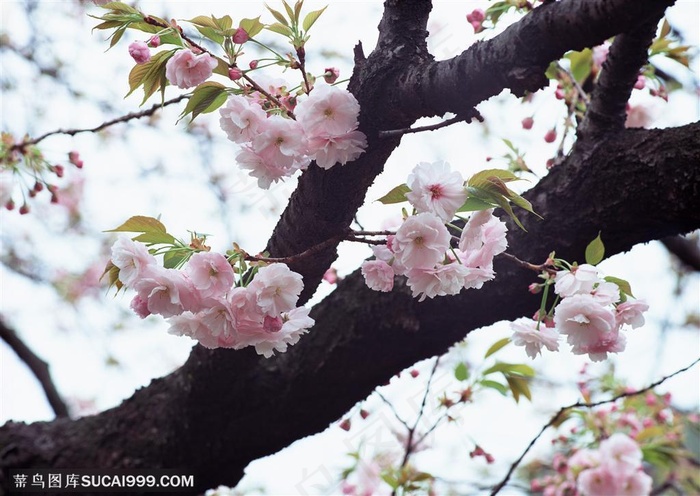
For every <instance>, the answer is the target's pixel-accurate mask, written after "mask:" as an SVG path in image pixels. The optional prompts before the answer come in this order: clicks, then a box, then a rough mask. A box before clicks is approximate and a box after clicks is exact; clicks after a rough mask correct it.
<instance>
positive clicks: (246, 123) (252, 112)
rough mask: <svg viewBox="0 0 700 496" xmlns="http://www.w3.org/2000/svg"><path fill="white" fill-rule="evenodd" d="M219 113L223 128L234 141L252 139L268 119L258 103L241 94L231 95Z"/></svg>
mask: <svg viewBox="0 0 700 496" xmlns="http://www.w3.org/2000/svg"><path fill="white" fill-rule="evenodd" d="M219 115H220V116H221V118H220V119H219V125H220V126H221V129H223V130H224V132H225V133H226V136H227V137H228V139H230V140H231V141H233V142H234V143H246V142H248V141H251V140H252V139H253V137H255V135H256V134H257V133H258V130H259V129H260V128H261V127H262V125H263V123H264V122H265V119H267V114H266V113H265V111H264V110H263V109H262V107H260V105H258V103H256V102H253V101H252V100H251V99H250V98H246V97H244V96H241V95H232V96H230V97H229V98H228V100H226V105H225V106H224V107H222V108H221V109H219Z"/></svg>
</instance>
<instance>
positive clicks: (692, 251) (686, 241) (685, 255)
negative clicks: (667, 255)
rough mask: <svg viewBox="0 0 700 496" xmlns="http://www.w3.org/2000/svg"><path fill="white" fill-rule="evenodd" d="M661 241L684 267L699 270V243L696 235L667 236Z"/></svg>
mask: <svg viewBox="0 0 700 496" xmlns="http://www.w3.org/2000/svg"><path fill="white" fill-rule="evenodd" d="M661 242H662V243H663V244H664V246H665V247H666V249H667V250H668V251H669V252H671V253H672V254H673V255H674V256H675V257H676V258H677V259H678V260H679V261H680V262H681V263H682V264H683V265H684V266H685V267H687V268H688V269H690V270H694V271H696V272H700V243H698V236H694V237H683V236H669V237H667V238H663V239H662V240H661Z"/></svg>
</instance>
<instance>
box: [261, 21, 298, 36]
mask: <svg viewBox="0 0 700 496" xmlns="http://www.w3.org/2000/svg"><path fill="white" fill-rule="evenodd" d="M266 29H267V30H268V31H272V32H273V33H277V34H281V35H282V36H286V37H288V38H290V37H292V36H293V35H294V32H293V31H292V28H290V27H289V26H285V25H284V24H280V23H279V22H276V23H274V24H270V25H269V26H267V27H266Z"/></svg>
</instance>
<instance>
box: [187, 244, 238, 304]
mask: <svg viewBox="0 0 700 496" xmlns="http://www.w3.org/2000/svg"><path fill="white" fill-rule="evenodd" d="M185 273H186V274H187V276H188V277H189V278H190V280H191V281H192V283H193V284H194V286H195V288H197V290H198V291H199V294H200V296H201V297H202V298H214V297H219V296H222V295H224V294H225V293H226V292H228V290H230V289H231V286H233V282H234V278H235V274H234V273H233V268H231V264H229V263H228V260H226V257H224V256H223V255H221V254H220V253H215V252H199V253H195V254H194V255H192V257H191V258H190V260H189V262H188V263H187V268H186V270H185Z"/></svg>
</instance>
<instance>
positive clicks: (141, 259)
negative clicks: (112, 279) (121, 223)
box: [112, 236, 156, 287]
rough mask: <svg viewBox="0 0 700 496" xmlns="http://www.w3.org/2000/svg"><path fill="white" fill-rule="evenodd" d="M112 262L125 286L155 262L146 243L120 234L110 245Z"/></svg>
mask: <svg viewBox="0 0 700 496" xmlns="http://www.w3.org/2000/svg"><path fill="white" fill-rule="evenodd" d="M112 263H113V264H114V265H115V266H116V267H118V268H119V280H120V281H121V282H122V283H123V284H124V285H125V286H127V287H132V284H133V283H134V282H135V281H136V280H137V279H140V278H141V277H142V274H143V272H144V270H145V269H146V267H149V266H153V265H155V264H156V259H155V257H154V256H153V255H151V254H150V253H148V249H147V248H146V245H144V244H143V243H137V242H135V241H132V240H131V239H129V238H128V237H126V236H120V237H119V238H118V239H117V241H116V242H115V243H114V245H112Z"/></svg>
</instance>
